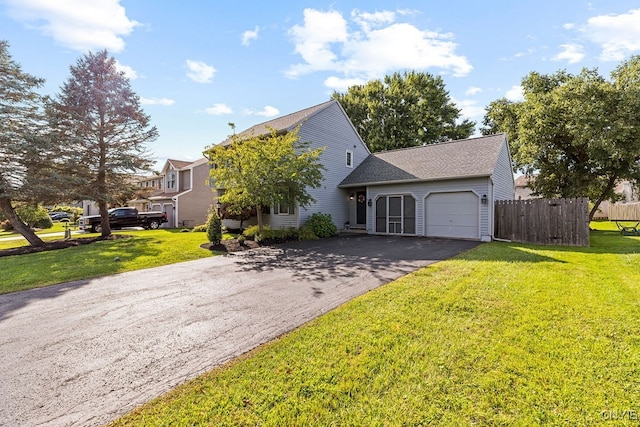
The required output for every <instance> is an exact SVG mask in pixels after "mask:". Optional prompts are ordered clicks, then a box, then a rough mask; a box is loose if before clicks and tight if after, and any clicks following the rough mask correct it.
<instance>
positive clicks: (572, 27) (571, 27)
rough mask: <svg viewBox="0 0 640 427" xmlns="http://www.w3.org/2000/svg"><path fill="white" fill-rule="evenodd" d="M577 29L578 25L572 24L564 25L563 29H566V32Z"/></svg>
mask: <svg viewBox="0 0 640 427" xmlns="http://www.w3.org/2000/svg"><path fill="white" fill-rule="evenodd" d="M575 27H576V24H574V23H572V22H567V23H566V24H563V25H562V28H564V29H565V30H573V29H574V28H575Z"/></svg>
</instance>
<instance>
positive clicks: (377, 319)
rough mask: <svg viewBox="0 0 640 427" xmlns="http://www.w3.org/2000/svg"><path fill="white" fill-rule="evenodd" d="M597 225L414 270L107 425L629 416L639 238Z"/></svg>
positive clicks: (639, 350)
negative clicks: (585, 241)
mask: <svg viewBox="0 0 640 427" xmlns="http://www.w3.org/2000/svg"><path fill="white" fill-rule="evenodd" d="M594 227H596V228H597V229H598V230H597V231H593V232H592V235H591V245H592V246H591V247H590V248H568V247H551V246H533V245H524V244H512V243H501V242H494V243H488V244H483V245H481V246H479V247H477V248H476V249H474V250H472V251H469V252H467V253H465V254H463V255H461V256H458V257H457V258H455V259H451V260H448V261H444V262H440V263H437V264H434V265H433V266H430V267H427V268H424V269H421V270H419V271H417V272H415V273H413V274H410V275H408V276H405V277H403V278H401V279H399V280H397V281H395V282H393V283H391V284H388V285H385V286H383V287H381V288H379V289H377V290H375V291H372V292H369V293H368V294H366V295H363V296H362V297H359V298H356V299H355V300H353V301H351V302H349V303H347V304H345V305H343V306H341V307H340V308H338V309H336V310H334V311H332V312H330V313H328V314H327V315H324V316H322V317H320V318H318V319H316V320H315V321H312V322H310V323H308V324H306V325H305V326H303V327H301V328H299V329H297V330H295V331H293V332H292V333H290V334H287V335H285V336H283V337H281V338H280V339H278V340H275V341H274V342H271V343H269V344H267V345H264V346H262V347H260V348H258V349H256V350H254V351H252V352H250V353H249V354H247V355H245V356H243V357H241V358H239V359H237V360H235V361H233V362H231V363H229V364H227V365H225V366H222V367H220V368H218V369H215V370H213V371H212V372H210V373H209V374H206V375H204V376H202V377H200V378H198V379H196V380H193V381H191V382H188V383H187V384H185V385H183V386H181V387H179V388H177V389H176V390H174V391H173V392H171V393H169V394H168V395H166V396H163V397H161V398H159V399H157V400H155V401H153V402H151V403H149V404H148V405H146V406H144V407H142V408H140V409H139V410H137V411H135V412H133V413H131V414H129V415H128V416H126V417H124V418H122V419H120V420H117V421H116V422H114V423H113V425H116V426H143V425H144V426H169V425H177V426H183V425H212V426H225V425H228V426H236V425H264V426H281V425H287V426H310V425H316V426H328V425H350V426H351V425H353V426H356V425H357V426H361V425H362V426H365V425H366V426H401V425H403V426H404V425H450V426H460V425H479V426H486V425H509V426H512V425H514V426H531V425H558V426H591V425H596V424H601V423H603V424H604V425H632V424H629V423H631V422H632V421H630V420H629V418H631V419H632V420H634V419H636V418H637V417H638V416H639V414H640V406H639V405H640V237H626V236H621V235H620V234H619V232H617V231H615V225H612V224H609V223H596V224H594ZM613 417H618V419H617V420H614V421H611V418H613ZM634 417H636V418H634ZM634 425H637V421H636V422H635V424H634Z"/></svg>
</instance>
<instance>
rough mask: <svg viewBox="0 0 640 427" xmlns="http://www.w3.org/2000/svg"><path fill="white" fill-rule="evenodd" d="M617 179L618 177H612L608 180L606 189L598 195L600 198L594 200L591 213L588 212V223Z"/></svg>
mask: <svg viewBox="0 0 640 427" xmlns="http://www.w3.org/2000/svg"><path fill="white" fill-rule="evenodd" d="M617 179H618V177H617V176H616V175H613V176H612V177H611V178H609V182H608V183H607V187H606V188H605V189H604V190H603V191H602V193H601V194H600V197H598V200H596V201H595V203H594V204H593V207H592V208H591V212H589V221H593V216H594V215H595V214H596V212H597V211H598V208H599V207H600V204H601V203H602V202H603V201H604V199H605V197H606V194H607V193H609V191H611V189H612V188H613V187H614V186H615V185H616V180H617Z"/></svg>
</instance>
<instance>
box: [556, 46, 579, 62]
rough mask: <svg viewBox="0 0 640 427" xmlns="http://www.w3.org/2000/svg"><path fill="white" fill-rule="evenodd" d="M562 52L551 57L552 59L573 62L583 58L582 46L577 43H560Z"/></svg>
mask: <svg viewBox="0 0 640 427" xmlns="http://www.w3.org/2000/svg"><path fill="white" fill-rule="evenodd" d="M560 48H561V49H562V52H560V53H558V54H557V55H556V56H554V57H553V58H551V60H552V61H565V60H566V61H567V62H568V63H569V64H575V63H578V62H580V61H582V59H583V58H584V52H583V51H582V46H581V45H579V44H569V43H568V44H561V45H560Z"/></svg>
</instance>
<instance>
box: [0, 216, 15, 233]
mask: <svg viewBox="0 0 640 427" xmlns="http://www.w3.org/2000/svg"><path fill="white" fill-rule="evenodd" d="M0 228H2V229H3V230H4V231H11V230H13V225H11V223H10V222H9V220H8V219H5V220H4V221H2V222H0Z"/></svg>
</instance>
